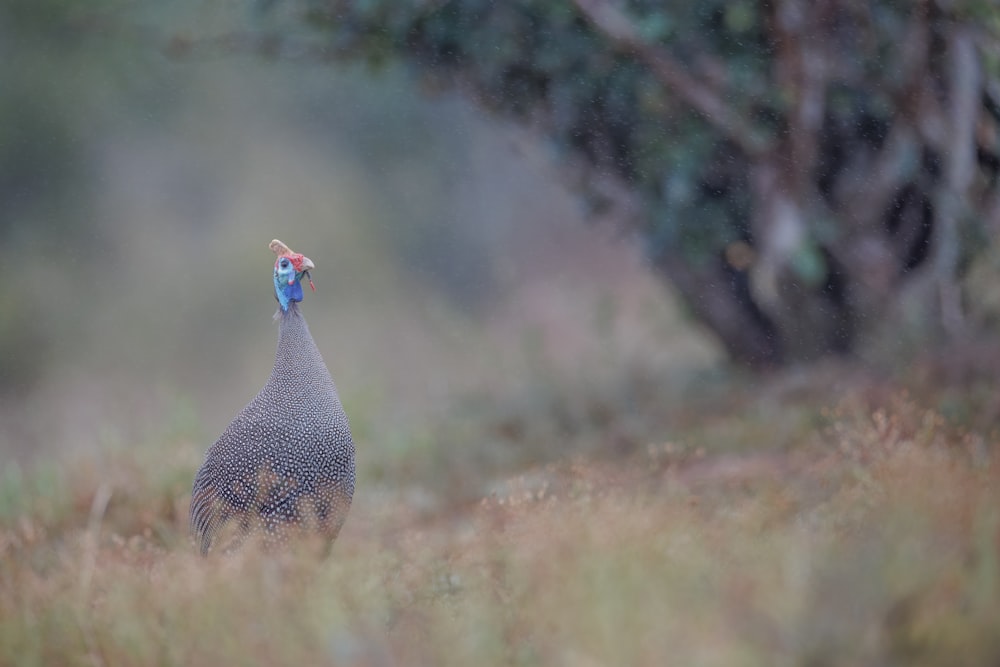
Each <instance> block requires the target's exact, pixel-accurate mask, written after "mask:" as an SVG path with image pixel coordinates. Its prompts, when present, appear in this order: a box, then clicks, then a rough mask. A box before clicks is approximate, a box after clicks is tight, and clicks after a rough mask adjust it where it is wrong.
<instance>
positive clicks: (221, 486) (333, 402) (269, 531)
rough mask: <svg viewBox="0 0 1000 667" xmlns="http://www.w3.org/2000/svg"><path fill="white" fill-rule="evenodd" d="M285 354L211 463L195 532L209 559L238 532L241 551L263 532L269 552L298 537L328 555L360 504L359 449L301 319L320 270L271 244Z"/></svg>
mask: <svg viewBox="0 0 1000 667" xmlns="http://www.w3.org/2000/svg"><path fill="white" fill-rule="evenodd" d="M270 248H271V250H272V251H274V253H275V254H276V255H277V256H278V258H277V260H276V261H275V263H274V296H275V298H276V299H277V300H278V312H277V313H276V314H275V319H276V320H278V321H279V333H278V350H277V352H276V353H275V357H274V368H273V370H272V371H271V376H270V378H269V379H268V381H267V384H265V385H264V387H263V388H262V389H261V390H260V392H259V393H258V394H257V395H256V396H255V397H254V398H253V400H251V401H250V403H249V404H248V405H247V406H246V407H245V408H243V410H241V411H240V413H239V414H237V415H236V418H235V419H233V421H232V422H231V423H230V424H229V426H228V427H227V428H226V430H225V431H223V433H222V435H221V436H219V439H218V440H217V441H216V442H215V444H214V445H212V446H211V447H210V448H209V450H208V453H207V454H206V455H205V462H204V464H202V466H201V469H200V470H199V471H198V474H197V475H196V476H195V479H194V488H193V490H192V493H191V531H192V533H193V534H194V536H195V539H196V540H197V542H198V544H199V546H200V548H201V552H202V554H207V553H208V552H209V550H210V549H211V548H212V545H213V543H215V542H217V541H218V540H219V538H221V536H222V535H223V534H224V533H223V529H224V528H226V527H227V526H228V528H227V530H230V529H231V530H232V534H233V538H234V540H235V542H236V543H239V541H241V540H242V539H243V538H244V537H245V536H246V535H248V534H250V533H251V532H254V531H255V530H257V529H260V530H261V532H262V535H263V537H264V541H265V544H269V545H274V544H280V543H283V542H285V541H287V540H288V538H289V536H290V535H291V534H292V533H293V532H296V531H299V532H302V531H304V532H307V533H318V534H319V535H320V536H322V538H323V539H324V542H325V544H326V546H327V547H329V545H330V544H332V543H333V540H334V539H335V538H336V537H337V533H338V532H340V527H341V526H342V525H343V523H344V520H345V519H346V517H347V512H348V510H349V509H350V506H351V498H352V497H353V495H354V440H353V439H352V438H351V430H350V427H349V426H348V423H347V415H346V414H345V413H344V408H343V406H341V404H340V399H339V397H338V396H337V389H336V387H335V386H334V384H333V379H332V378H331V377H330V372H329V371H328V370H327V368H326V364H324V363H323V357H322V356H320V353H319V350H318V349H317V348H316V344H315V343H314V342H313V339H312V336H311V335H310V333H309V327H308V326H307V325H306V320H305V318H304V317H303V316H302V313H301V312H300V310H299V305H298V304H299V302H300V301H302V296H303V294H302V284H301V281H302V279H303V278H306V279H308V280H309V285H310V287H312V288H313V290H314V291H315V287H314V286H313V283H312V277H311V276H310V274H309V271H310V270H311V269H313V268H314V265H313V263H312V261H310V260H309V258H308V257H305V256H303V255H302V254H301V253H294V252H292V251H291V249H290V248H289V247H288V246H286V245H285V244H284V243H282V242H281V241H279V240H277V239H275V240H274V241H271V245H270Z"/></svg>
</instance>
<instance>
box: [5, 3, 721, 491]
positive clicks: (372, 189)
mask: <svg viewBox="0 0 1000 667" xmlns="http://www.w3.org/2000/svg"><path fill="white" fill-rule="evenodd" d="M216 4H219V3H201V2H189V3H180V4H179V5H177V6H175V7H173V8H171V9H169V10H167V9H162V8H159V7H153V6H152V5H151V6H150V7H143V6H142V5H141V4H138V5H137V4H136V3H114V2H111V3H108V4H107V5H106V7H105V8H104V9H103V11H102V10H101V9H100V8H98V9H95V7H96V6H94V7H92V6H87V7H86V8H81V7H77V5H76V4H75V3H68V2H67V3H63V2H57V1H55V0H47V1H46V2H40V3H39V2H27V1H24V2H7V3H5V6H4V10H3V20H2V21H0V44H2V46H0V52H2V55H3V57H2V58H0V81H2V84H0V85H2V87H3V92H2V95H0V119H2V122H0V202H2V205H0V240H2V243H0V261H2V264H3V266H4V267H5V270H4V279H3V280H2V281H0V451H2V452H3V459H4V461H5V464H7V463H10V462H12V461H17V462H19V464H25V463H26V462H33V463H35V462H37V461H38V460H39V459H45V458H49V457H53V456H55V455H56V454H57V453H60V452H62V451H64V450H75V451H81V450H82V451H84V452H86V451H88V450H93V449H94V448H99V447H107V446H127V447H131V446H143V443H146V442H157V443H162V442H164V436H166V437H167V441H168V442H178V441H179V442H184V443H188V444H187V445H186V446H185V447H183V448H184V451H188V449H190V451H193V452H197V453H198V455H199V456H200V452H201V451H203V450H204V448H206V447H207V446H208V445H209V444H210V443H211V442H212V440H213V439H214V437H215V436H216V435H217V434H218V433H219V432H221V430H222V429H223V428H224V427H225V425H226V424H227V423H228V422H229V420H230V419H231V417H232V415H233V414H235V412H236V411H237V410H239V409H240V408H241V407H242V406H243V405H244V404H245V403H246V401H247V400H248V399H249V398H250V397H251V396H252V395H253V393H254V392H255V391H256V389H257V388H258V387H259V386H260V385H261V384H262V383H263V382H264V380H265V379H266V377H267V374H268V373H269V370H270V366H271V363H272V360H273V352H274V344H275V340H276V335H277V328H276V325H275V324H274V323H273V322H272V320H271V316H272V314H273V312H274V309H275V304H274V299H273V296H272V293H271V277H270V273H271V264H272V258H271V255H270V252H269V251H268V249H267V244H268V242H269V241H270V240H271V239H272V238H274V237H277V238H280V239H282V240H284V241H285V242H287V243H288V244H289V245H290V246H291V247H292V248H293V249H295V250H296V251H300V252H303V253H305V254H307V255H308V256H309V257H311V258H312V259H313V260H314V261H315V263H316V265H317V270H316V271H315V272H314V279H315V283H316V286H317V292H316V293H315V294H313V293H309V294H308V295H307V297H306V301H305V312H306V314H307V316H308V319H309V322H310V325H311V328H312V330H313V334H314V336H315V338H316V340H317V343H318V345H319V347H320V349H321V350H322V352H323V354H324V356H325V357H326V361H327V364H328V366H329V367H330V369H331V372H332V373H333V376H334V378H335V380H336V381H337V382H338V385H339V387H340V390H341V393H342V395H343V399H344V402H345V404H346V407H347V410H348V412H349V414H350V417H351V420H352V426H353V427H354V430H355V431H356V433H357V435H358V439H359V441H360V448H361V454H360V456H359V461H360V465H361V466H362V474H363V475H366V476H368V477H369V478H380V476H383V477H384V475H386V474H389V473H392V472H396V473H399V472H400V471H404V472H407V474H411V475H416V476H418V477H419V469H420V468H423V469H431V468H432V467H433V466H434V465H435V463H434V461H435V460H437V459H438V458H440V457H452V458H453V462H454V461H457V462H458V463H457V464H456V465H457V467H456V469H457V470H462V469H463V467H467V466H473V465H474V466H477V467H485V468H486V469H491V467H492V468H496V466H497V465H500V466H501V467H505V466H508V465H513V464H515V463H518V462H520V463H523V462H524V461H533V460H538V459H539V458H541V459H544V458H545V456H546V453H545V451H544V449H545V448H546V447H554V448H556V449H557V450H558V448H559V447H560V445H559V444H558V443H559V441H560V438H561V436H560V435H559V434H560V433H563V434H565V433H566V432H569V431H574V430H581V429H583V428H584V424H589V423H590V421H591V420H592V419H603V420H604V421H609V420H610V421H614V422H615V423H616V424H618V426H617V427H616V428H618V429H619V430H620V431H621V438H622V439H624V440H625V441H626V442H631V441H632V440H633V439H637V438H639V436H640V434H639V433H638V432H637V429H638V428H639V427H638V426H635V424H633V422H636V423H638V422H637V418H638V416H639V415H638V411H641V410H647V411H648V410H649V409H650V406H645V407H644V406H642V405H641V404H640V402H638V399H636V396H635V395H634V394H635V393H636V392H638V391H641V387H642V386H646V385H649V386H653V387H656V388H657V390H656V392H655V394H650V393H649V392H647V395H648V397H647V399H646V400H647V401H651V402H652V403H653V407H654V408H655V403H656V402H657V401H659V400H660V399H662V398H663V397H664V396H667V395H669V393H670V392H676V393H678V395H679V393H680V392H683V391H684V389H685V387H686V386H687V385H688V383H689V382H691V381H692V380H694V381H697V378H699V377H700V378H703V379H704V378H705V377H710V376H711V375H712V374H713V373H714V372H715V370H716V369H717V368H718V360H719V353H718V351H717V348H716V346H715V344H714V342H713V341H712V339H711V338H710V337H708V336H707V335H705V334H704V333H702V332H700V331H698V330H697V329H696V328H694V327H692V326H691V325H690V322H689V321H687V320H686V318H685V317H684V316H683V315H682V314H681V312H680V311H679V309H678V307H677V304H676V303H675V302H674V300H673V299H672V297H671V294H670V292H669V290H668V289H666V288H665V287H664V285H663V283H662V282H661V281H659V280H657V279H656V278H654V277H653V276H651V275H650V274H649V272H648V270H647V269H646V268H645V266H644V264H643V259H642V257H641V254H640V252H639V250H638V248H637V245H636V244H635V243H634V242H633V240H632V239H631V238H630V237H628V236H627V235H623V234H622V233H621V232H620V231H619V230H616V229H615V228H613V227H611V226H607V225H605V226H601V225H595V224H590V223H589V222H587V220H586V217H585V215H584V213H583V211H582V209H581V207H580V205H579V204H578V203H577V201H576V199H574V197H573V196H572V195H571V193H570V192H569V190H568V189H567V187H566V184H565V183H564V182H563V181H562V180H560V175H559V174H558V173H557V171H556V168H555V164H554V162H553V160H552V155H551V151H550V149H548V148H547V147H546V146H544V145H542V144H540V143H539V142H537V141H536V140H534V139H533V137H532V135H530V134H528V133H527V132H526V131H525V130H523V129H519V128H517V127H515V126H513V125H512V124H509V123H504V122H502V121H496V120H490V119H487V118H485V117H484V116H483V115H482V114H481V113H478V112H477V111H476V110H475V109H473V108H472V107H471V106H470V104H469V103H468V102H465V101H463V100H461V99H459V98H458V97H457V96H455V95H453V94H447V93H443V94H437V95H428V94H426V93H427V91H426V90H423V91H422V90H421V89H420V88H419V87H418V85H417V83H416V82H415V81H414V80H413V78H412V77H409V76H407V75H406V73H405V72H403V71H402V70H400V69H394V68H387V69H384V70H381V71H379V72H373V71H371V70H369V69H368V68H366V67H363V66H361V65H340V66H330V65H326V64H322V63H313V62H302V61H297V60H295V59H267V58H263V57H260V56H259V55H257V54H235V55H234V54H231V53H225V54H219V53H211V54H208V55H205V54H201V53H194V54H187V55H185V56H181V57H176V55H175V54H171V53H170V52H169V48H168V46H169V43H170V39H171V38H172V37H175V36H177V35H183V36H185V37H187V38H198V37H200V36H206V37H211V36H213V35H217V34H223V33H227V32H230V31H233V30H238V29H241V28H246V27H247V26H251V27H252V25H253V22H254V21H255V20H256V18H257V16H258V14H257V13H256V12H255V11H253V8H246V7H242V6H237V5H239V4H240V3H222V4H224V5H226V7H225V8H223V9H220V8H218V7H216ZM126 5H127V6H126ZM126 9H127V11H124V10H126ZM271 19H272V20H273V17H271ZM152 25H155V26H156V29H155V30H153V29H151V28H150V27H149V26H152ZM571 387H572V388H573V389H572V392H573V393H574V395H575V396H580V395H584V396H589V397H590V399H588V401H589V402H588V401H584V403H580V402H579V401H578V400H577V399H576V398H574V399H572V400H570V399H567V394H568V393H569V391H570V389H569V388H571ZM630 392H631V393H630ZM588 406H589V407H588ZM595 406H596V407H595ZM602 406H603V407H602ZM551 409H555V410H556V411H557V413H558V414H559V415H561V417H558V418H552V419H550V418H549V417H548V416H546V417H545V419H543V420H534V419H528V420H527V421H528V422H529V423H530V424H534V426H524V425H523V424H522V423H521V421H523V418H524V415H535V414H538V413H544V414H545V415H550V414H551V413H550V412H549V411H550V410H551ZM592 409H594V410H597V411H598V412H600V411H601V410H604V411H605V412H613V413H614V415H615V416H614V419H611V418H610V417H601V416H600V415H597V416H593V415H589V413H588V412H587V411H588V410H592ZM603 423H604V422H602V424H603ZM526 428H527V429H529V430H530V429H531V428H535V429H536V430H539V431H540V432H538V433H528V432H525V429H526ZM567 430H568V431H567ZM542 431H544V432H542ZM552 436H555V438H556V441H555V443H552V444H547V445H545V446H544V447H542V446H541V445H539V443H540V442H542V441H545V442H549V443H551V441H552ZM636 441H637V440H636ZM594 446H595V447H597V446H599V445H598V444H596V438H595V445H594ZM463 462H464V463H463ZM414 467H416V468H418V470H413V468H414Z"/></svg>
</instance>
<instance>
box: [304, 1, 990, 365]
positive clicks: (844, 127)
mask: <svg viewBox="0 0 1000 667" xmlns="http://www.w3.org/2000/svg"><path fill="white" fill-rule="evenodd" d="M290 2H292V0H286V3H290ZM290 6H291V7H296V8H302V9H303V10H304V12H305V17H306V19H307V20H308V21H309V22H310V23H311V24H313V25H314V26H317V27H318V28H320V29H321V30H322V31H323V33H322V34H323V35H325V37H324V46H323V53H324V54H325V55H330V56H333V57H338V58H339V57H347V58H365V59H367V60H369V61H370V62H373V63H381V62H385V61H387V60H390V59H393V60H395V59H401V60H403V61H405V62H406V63H408V64H409V65H411V66H412V67H413V68H414V69H415V70H416V71H417V72H418V73H419V74H420V75H421V76H422V77H424V78H425V79H426V80H427V81H429V82H432V83H433V84H435V85H446V86H454V87H458V88H459V89H461V90H462V91H464V92H466V93H468V94H469V95H470V96H471V97H472V98H474V99H475V100H476V101H477V102H478V103H479V104H480V105H481V106H482V107H483V108H485V109H487V110H489V111H490V112H494V113H497V114H500V115H503V116H505V117H508V118H512V119H514V120H516V121H517V122H520V123H523V124H526V125H529V126H531V127H532V128H534V129H536V130H537V131H538V132H540V133H542V134H544V135H545V136H547V137H548V138H549V139H551V141H552V142H553V143H554V145H555V146H556V147H557V148H558V149H559V152H560V154H561V155H562V156H563V157H564V158H565V165H566V169H567V173H570V174H573V177H574V179H575V180H574V182H575V183H576V185H577V186H578V189H579V192H580V194H581V196H583V197H584V198H585V199H586V201H587V202H588V204H589V205H590V207H591V208H592V210H593V211H594V212H595V213H599V214H610V215H615V216H617V217H619V218H620V219H622V220H625V221H626V223H627V225H628V228H629V229H631V230H633V231H634V232H635V234H636V236H637V237H638V238H639V239H641V242H642V244H643V248H644V250H645V253H646V255H647V256H648V259H649V261H650V264H651V266H652V267H654V269H655V270H656V271H658V272H659V273H660V274H661V275H662V276H663V277H664V278H665V279H666V280H668V281H669V282H670V283H672V284H673V286H674V287H675V288H676V289H677V291H678V292H679V293H680V295H681V296H682V298H683V300H684V302H685V303H686V304H687V306H688V307H689V309H690V311H691V312H692V313H693V315H694V316H695V317H696V318H697V319H698V320H699V321H700V322H702V323H703V324H705V325H706V326H707V327H708V328H709V329H710V330H711V331H712V332H714V334H715V335H716V336H717V337H718V339H719V340H720V341H721V343H722V344H723V346H724V347H725V349H726V350H727V351H728V353H729V355H730V356H731V358H732V359H733V360H735V361H737V362H739V363H742V364H745V365H748V366H751V367H768V366H774V365H781V364H784V363H791V362H797V361H803V360H813V359H816V358H818V357H821V356H823V355H826V354H830V353H846V352H850V351H852V350H854V349H855V348H856V347H857V346H858V345H859V343H860V342H861V341H863V340H864V339H865V335H866V333H868V332H869V331H870V329H871V327H872V324H873V323H876V322H879V321H881V320H883V319H884V317H885V315H886V314H887V313H890V312H892V310H893V306H894V304H895V303H896V302H898V301H899V299H900V298H901V294H903V293H904V292H905V291H906V290H917V291H918V293H919V294H920V295H921V298H920V299H919V301H920V302H921V303H922V304H924V305H925V307H926V313H925V315H926V319H927V321H930V322H933V323H936V324H935V327H936V328H937V329H938V330H940V332H941V334H942V335H944V336H950V335H954V334H956V333H957V332H959V331H961V329H962V328H963V326H964V324H963V317H962V307H961V293H960V289H959V284H960V283H959V278H960V274H961V269H962V266H963V264H964V262H965V260H966V259H967V257H968V256H969V255H970V253H972V252H973V251H974V250H975V249H976V248H977V247H981V246H982V245H983V243H982V240H983V239H984V238H986V237H987V236H988V235H989V234H991V233H995V232H997V231H998V230H1000V183H998V172H1000V138H998V137H1000V78H998V71H1000V67H998V65H997V60H998V53H1000V36H998V35H1000V28H998V25H1000V11H998V10H997V9H995V8H993V6H992V4H991V3H990V2H988V1H986V0H914V1H913V2H902V1H896V0H877V1H875V2H854V1H851V0H815V1H811V0H706V1H705V2H698V3H692V2H686V1H680V0H665V1H663V2H652V1H649V0H628V1H627V2H618V1H616V0H510V1H507V2H494V1H492V0H442V1H437V2H413V3H398V2H393V1H391V0H296V4H286V5H285V7H286V8H287V7H290Z"/></svg>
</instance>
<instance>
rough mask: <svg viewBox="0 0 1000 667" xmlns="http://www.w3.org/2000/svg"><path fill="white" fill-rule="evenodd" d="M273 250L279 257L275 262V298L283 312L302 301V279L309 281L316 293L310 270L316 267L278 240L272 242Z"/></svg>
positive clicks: (309, 260)
mask: <svg viewBox="0 0 1000 667" xmlns="http://www.w3.org/2000/svg"><path fill="white" fill-rule="evenodd" d="M270 247H271V250H272V251H273V252H274V254H276V255H277V256H278V259H276V260H275V262H274V297H275V298H276V299H277V300H278V304H279V305H280V306H281V309H282V310H288V307H289V306H290V305H291V304H292V303H295V302H298V301H302V283H301V281H302V278H303V277H305V278H306V279H308V280H309V286H310V287H311V288H312V289H313V291H316V287H315V285H313V281H312V277H311V276H310V275H309V271H310V269H313V268H315V267H316V265H315V264H313V263H312V260H311V259H309V258H308V257H306V256H305V255H303V254H302V253H300V252H292V250H291V248H289V247H288V246H286V245H285V244H284V243H282V242H281V241H279V240H278V239H274V240H273V241H271V246H270Z"/></svg>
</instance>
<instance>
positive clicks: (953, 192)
mask: <svg viewBox="0 0 1000 667" xmlns="http://www.w3.org/2000/svg"><path fill="white" fill-rule="evenodd" d="M948 56H949V57H948V65H949V77H948V78H949V80H950V82H951V90H950V91H949V92H950V95H949V100H948V102H949V103H948V142H947V148H946V149H945V150H944V179H943V183H942V184H941V188H940V190H939V194H938V197H937V199H938V202H937V207H936V209H937V220H936V221H935V222H936V225H935V229H934V232H935V244H934V270H935V273H936V277H937V284H938V289H939V296H940V299H941V318H942V324H943V325H944V327H945V330H946V331H947V332H948V333H949V334H953V335H954V334H955V333H958V331H959V330H960V328H961V325H962V311H961V300H960V293H959V288H958V284H957V282H956V275H957V272H958V260H959V245H960V243H959V233H958V224H959V221H960V219H961V216H962V213H963V207H964V206H965V202H966V201H967V195H968V193H969V188H970V186H971V185H972V182H973V178H974V176H975V170H976V137H975V132H976V118H977V116H978V114H979V109H980V107H981V103H980V102H981V99H982V94H981V90H982V86H981V85H980V77H981V72H980V69H979V61H978V59H977V56H976V47H975V44H974V42H973V40H972V37H971V35H970V34H969V32H968V31H966V30H962V29H961V28H956V29H954V30H952V32H951V33H950V34H949V39H948Z"/></svg>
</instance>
